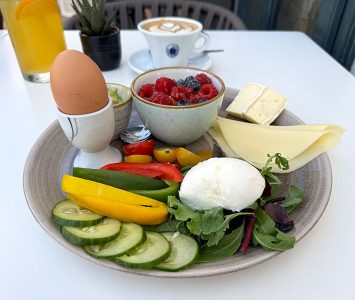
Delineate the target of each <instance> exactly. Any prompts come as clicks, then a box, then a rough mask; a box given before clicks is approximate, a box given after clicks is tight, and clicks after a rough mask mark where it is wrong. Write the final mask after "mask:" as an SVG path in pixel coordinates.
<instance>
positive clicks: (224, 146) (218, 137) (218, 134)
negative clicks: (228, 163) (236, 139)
mask: <svg viewBox="0 0 355 300" xmlns="http://www.w3.org/2000/svg"><path fill="white" fill-rule="evenodd" d="M208 134H209V135H210V137H211V138H212V139H213V140H215V141H216V143H217V144H218V146H219V147H220V148H221V150H222V152H224V154H225V155H226V156H227V157H233V158H239V156H238V155H236V154H235V153H234V152H233V150H232V148H231V147H229V145H228V143H227V141H226V139H225V138H224V136H223V133H222V131H221V129H220V128H219V126H218V124H217V122H216V121H215V123H214V124H213V125H212V127H211V128H210V129H209V130H208Z"/></svg>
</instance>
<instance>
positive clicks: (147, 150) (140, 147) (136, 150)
mask: <svg viewBox="0 0 355 300" xmlns="http://www.w3.org/2000/svg"><path fill="white" fill-rule="evenodd" d="M154 146H155V142H154V140H147V141H143V142H138V143H134V144H128V145H124V146H123V152H124V154H126V155H134V154H141V155H152V154H153V150H154Z"/></svg>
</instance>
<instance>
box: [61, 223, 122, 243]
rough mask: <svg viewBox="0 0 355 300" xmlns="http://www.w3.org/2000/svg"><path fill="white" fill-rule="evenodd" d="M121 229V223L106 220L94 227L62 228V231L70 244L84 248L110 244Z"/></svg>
mask: <svg viewBox="0 0 355 300" xmlns="http://www.w3.org/2000/svg"><path fill="white" fill-rule="evenodd" d="M120 229H121V222H120V221H118V220H114V219H110V218H105V219H104V220H103V221H102V222H101V223H99V224H97V225H94V226H89V227H82V228H77V227H69V226H62V227H61V229H60V231H61V233H62V235H63V236H64V238H65V239H66V240H67V241H68V242H70V243H72V244H74V245H79V246H84V245H100V244H105V243H108V242H110V241H112V240H114V239H115V238H116V237H117V236H118V234H119V232H120Z"/></svg>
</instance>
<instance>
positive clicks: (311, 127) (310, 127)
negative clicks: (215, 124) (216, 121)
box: [220, 118, 344, 135]
mask: <svg viewBox="0 0 355 300" xmlns="http://www.w3.org/2000/svg"><path fill="white" fill-rule="evenodd" d="M220 119H221V118H220ZM233 121H234V122H237V123H240V124H241V125H243V126H254V127H258V128H260V127H267V128H273V129H275V130H281V131H282V130H303V131H325V130H331V131H334V133H336V134H339V135H342V134H343V133H344V128H342V127H341V126H339V125H336V124H302V125H289V126H275V125H270V126H268V125H258V124H252V123H246V122H240V121H235V120H233Z"/></svg>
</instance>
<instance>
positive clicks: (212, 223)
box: [202, 207, 224, 235]
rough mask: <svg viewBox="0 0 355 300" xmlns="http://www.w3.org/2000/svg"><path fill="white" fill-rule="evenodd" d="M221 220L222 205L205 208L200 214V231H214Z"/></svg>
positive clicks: (222, 216) (222, 215)
mask: <svg viewBox="0 0 355 300" xmlns="http://www.w3.org/2000/svg"><path fill="white" fill-rule="evenodd" d="M223 222H224V214H223V208H222V207H217V208H213V209H210V210H206V211H205V212H204V213H203V214H202V224H203V225H202V233H203V234H205V235H208V234H211V233H212V232H215V231H216V230H218V228H219V226H220V225H221V224H222V223H223Z"/></svg>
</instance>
